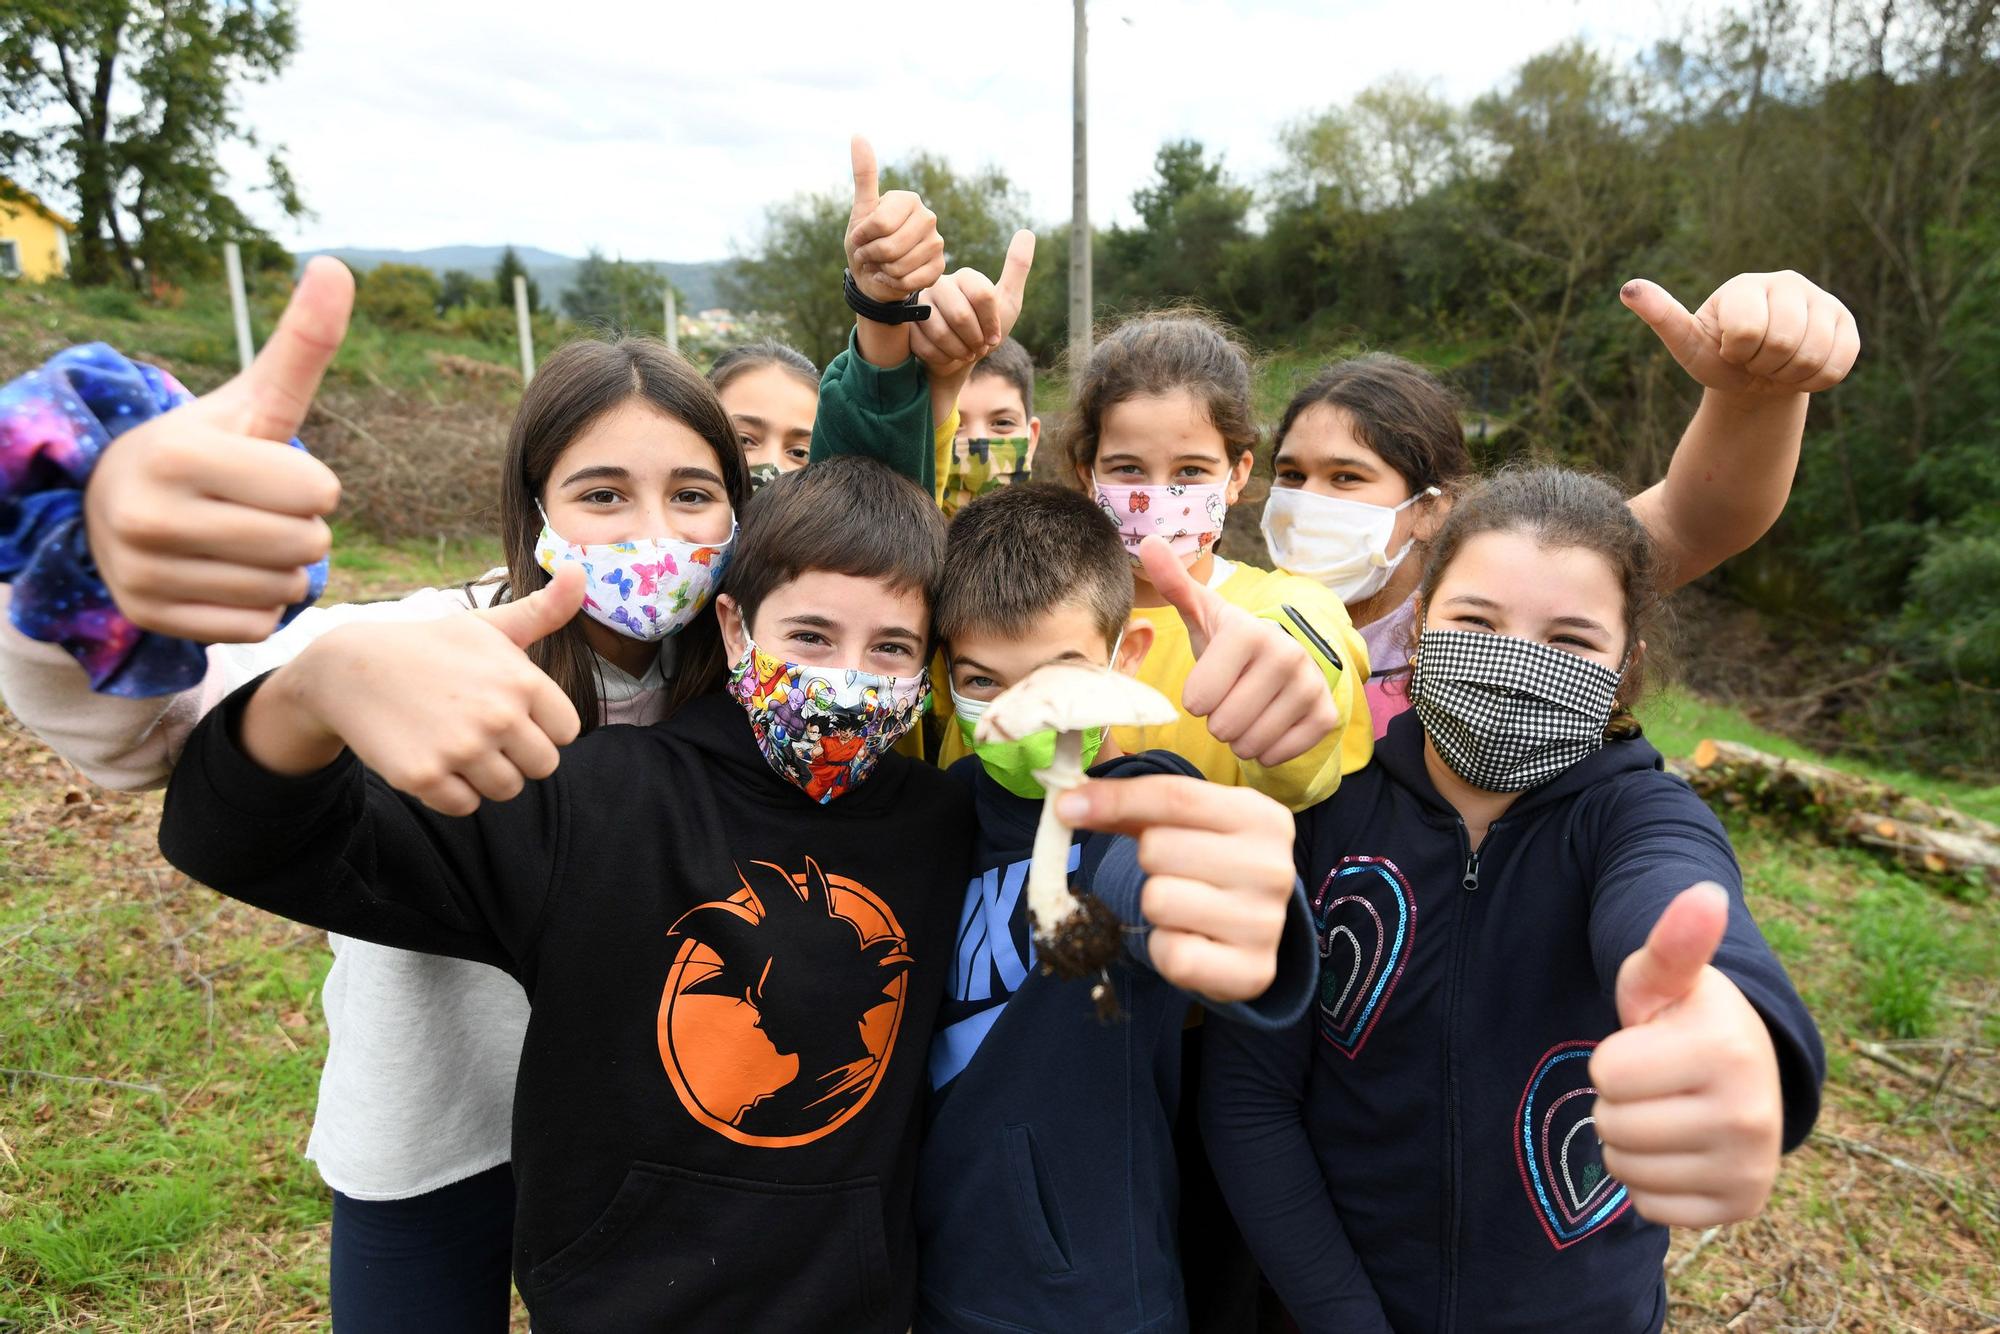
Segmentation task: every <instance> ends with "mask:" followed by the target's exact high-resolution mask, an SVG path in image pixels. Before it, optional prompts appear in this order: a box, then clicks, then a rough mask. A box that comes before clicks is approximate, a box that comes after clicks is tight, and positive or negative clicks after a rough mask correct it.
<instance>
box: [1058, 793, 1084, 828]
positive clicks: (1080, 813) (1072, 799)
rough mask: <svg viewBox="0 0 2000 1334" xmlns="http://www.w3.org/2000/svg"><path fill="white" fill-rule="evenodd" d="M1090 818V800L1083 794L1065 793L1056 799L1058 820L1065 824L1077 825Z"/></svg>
mask: <svg viewBox="0 0 2000 1334" xmlns="http://www.w3.org/2000/svg"><path fill="white" fill-rule="evenodd" d="M1089 816H1090V798H1088V797H1086V796H1084V795H1083V794H1082V793H1081V792H1065V793H1063V794H1062V795H1061V796H1060V797H1057V798H1056V818H1057V819H1058V820H1061V821H1063V822H1064V823H1065V824H1075V823H1077V822H1078V821H1079V820H1085V819H1088V818H1089Z"/></svg>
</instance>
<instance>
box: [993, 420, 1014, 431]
mask: <svg viewBox="0 0 2000 1334" xmlns="http://www.w3.org/2000/svg"><path fill="white" fill-rule="evenodd" d="M1014 425H1015V423H1014V419H1013V418H1012V417H995V418H994V419H993V429H994V430H995V431H997V432H998V433H1000V434H1002V435H1005V434H1007V433H1009V432H1011V431H1012V430H1013V429H1014Z"/></svg>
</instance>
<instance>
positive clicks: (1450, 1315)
mask: <svg viewBox="0 0 2000 1334" xmlns="http://www.w3.org/2000/svg"><path fill="white" fill-rule="evenodd" d="M1499 823H1500V822H1499V821H1497V820H1496V821H1494V823H1493V824H1492V825H1490V826H1488V828H1487V831H1486V834H1487V837H1488V838H1491V837H1492V836H1493V830H1494V829H1497V828H1498V827H1499ZM1458 845H1459V847H1460V848H1462V849H1464V852H1465V869H1464V870H1463V871H1462V872H1461V873H1460V875H1459V881H1458V884H1459V888H1460V889H1462V890H1464V891H1465V892H1466V893H1467V894H1476V893H1478V892H1479V849H1478V848H1475V847H1473V846H1472V834H1471V831H1469V830H1468V829H1466V827H1465V821H1464V820H1460V821H1459V822H1458ZM1464 916H1465V912H1464V909H1463V908H1462V907H1461V911H1460V913H1459V918H1460V920H1459V923H1458V929H1457V930H1456V931H1454V932H1453V933H1452V942H1451V1001H1450V1003H1449V1004H1448V1005H1447V1006H1446V1007H1445V1030H1444V1073H1445V1088H1446V1090H1447V1096H1448V1098H1449V1103H1450V1105H1449V1106H1448V1107H1447V1108H1446V1111H1445V1173H1446V1178H1445V1235H1444V1282H1443V1283H1442V1284H1441V1285H1440V1290H1439V1293H1438V1316H1439V1319H1438V1328H1439V1329H1441V1330H1451V1329H1456V1328H1457V1327H1458V1234H1459V1212H1460V1201H1459V1194H1460V1171H1459V1158H1460V1151H1459V1150H1460V1144H1459V1139H1460V1136H1459V1125H1458V1108H1459V1097H1458V1050H1457V1048H1458V1043H1457V1037H1458V1008H1459V996H1460V993H1461V991H1462V990H1463V984H1464V980H1465V937H1466V934H1467V925H1466V923H1465V921H1464Z"/></svg>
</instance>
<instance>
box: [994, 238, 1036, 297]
mask: <svg viewBox="0 0 2000 1334" xmlns="http://www.w3.org/2000/svg"><path fill="white" fill-rule="evenodd" d="M1034 267H1035V234H1034V233H1033V232H1031V231H1029V230H1028V229H1027V228H1025V227H1023V228H1022V229H1021V230H1020V231H1018V232H1015V233H1014V239H1013V240H1012V241H1010V242H1008V244H1007V261H1006V263H1005V264H1004V265H1002V266H1001V269H1000V290H1001V291H1002V292H1004V293H1005V294H1006V295H1007V296H1008V297H1009V298H1010V299H1011V300H1012V302H1013V305H1014V309H1016V310H1019V309H1020V308H1021V302H1022V300H1023V298H1024V297H1025V296H1026V295H1027V291H1028V270H1029V269H1032V268H1034Z"/></svg>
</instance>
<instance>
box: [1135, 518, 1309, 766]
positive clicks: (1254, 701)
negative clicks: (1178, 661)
mask: <svg viewBox="0 0 2000 1334" xmlns="http://www.w3.org/2000/svg"><path fill="white" fill-rule="evenodd" d="M1139 559H1140V561H1141V562H1142V563H1143V564H1144V565H1145V567H1146V577H1147V578H1148V579H1149V580H1151V581H1152V584H1153V587H1154V588H1155V589H1157V590H1159V594H1160V596H1161V597H1163V598H1165V599H1166V600H1167V601H1168V602H1169V603H1171V604H1172V605H1173V608H1174V610H1176V611H1178V612H1179V613H1180V614H1181V619H1182V620H1183V621H1185V622H1187V628H1188V643H1189V647H1190V648H1192V649H1193V650H1194V656H1195V664H1194V670H1193V671H1191V672H1189V673H1188V678H1187V684H1186V685H1185V686H1183V687H1182V689H1181V702H1182V703H1183V704H1185V705H1186V706H1187V711H1188V712H1189V713H1191V714H1193V715H1194V716H1195V717H1197V718H1201V719H1203V720H1205V721H1206V722H1207V723H1208V730H1209V733H1210V735H1212V736H1214V738H1215V739H1216V740H1217V741H1220V742H1222V744H1224V745H1225V746H1228V747H1229V749H1230V750H1231V751H1233V752H1234V753H1235V755H1236V758H1238V759H1240V760H1249V761H1254V762H1255V763H1258V764H1261V765H1263V766H1264V767H1265V768H1267V769H1268V768H1275V767H1276V766H1278V765H1280V764H1284V763H1285V762H1287V761H1289V760H1295V759H1297V758H1298V757H1299V756H1301V755H1304V754H1305V753H1306V752H1308V751H1310V750H1311V749H1312V748H1313V747H1314V746H1317V745H1319V744H1320V742H1322V741H1324V740H1326V738H1327V737H1328V736H1330V735H1331V734H1332V733H1333V730H1334V729H1335V728H1337V727H1339V726H1340V710H1339V709H1338V708H1337V707H1335V705H1334V702H1333V695H1332V693H1331V692H1330V691H1329V690H1328V689H1327V684H1326V677H1325V675H1323V674H1322V673H1321V671H1320V669H1319V665H1318V664H1317V663H1315V662H1314V661H1313V660H1312V655H1311V654H1309V653H1307V652H1306V651H1305V649H1304V648H1302V647H1300V645H1299V643H1298V641H1297V640H1295V639H1293V638H1292V637H1291V636H1290V635H1288V634H1286V633H1285V632H1284V631H1283V630H1280V629H1279V628H1278V627H1277V626H1276V625H1275V624H1273V623H1272V622H1270V621H1267V620H1264V619H1262V618H1261V617H1257V616H1252V615H1251V614H1250V613H1249V612H1247V611H1245V610H1243V608H1241V607H1238V606H1236V605H1235V604H1234V603H1231V602H1229V601H1228V600H1227V599H1225V598H1224V597H1223V596H1222V595H1221V594H1219V593H1217V592H1215V591H1214V590H1213V589H1211V588H1208V587H1207V586H1205V585H1203V584H1199V583H1196V582H1195V579H1194V576H1192V575H1191V574H1189V573H1188V570H1187V566H1185V565H1183V564H1181V560H1180V557H1178V556H1176V555H1175V554H1174V550H1173V548H1172V547H1170V546H1168V545H1167V543H1166V542H1164V541H1162V540H1161V539H1160V538H1157V537H1149V538H1147V539H1146V540H1145V541H1143V542H1141V543H1140V544H1139Z"/></svg>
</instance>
